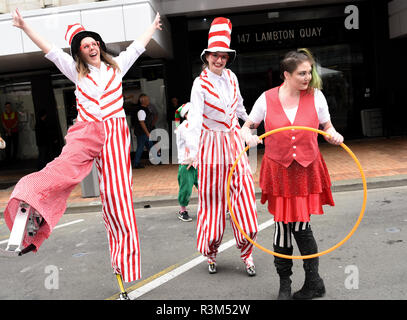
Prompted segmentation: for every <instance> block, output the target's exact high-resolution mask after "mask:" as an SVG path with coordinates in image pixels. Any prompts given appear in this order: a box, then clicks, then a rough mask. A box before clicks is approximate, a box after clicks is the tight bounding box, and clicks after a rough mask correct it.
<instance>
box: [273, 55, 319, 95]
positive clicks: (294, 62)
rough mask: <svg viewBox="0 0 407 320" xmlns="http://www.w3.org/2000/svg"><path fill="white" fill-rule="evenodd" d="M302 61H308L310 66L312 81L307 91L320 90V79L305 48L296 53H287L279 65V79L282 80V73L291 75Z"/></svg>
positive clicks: (312, 58)
mask: <svg viewBox="0 0 407 320" xmlns="http://www.w3.org/2000/svg"><path fill="white" fill-rule="evenodd" d="M304 61H308V62H309V63H310V64H311V75H312V79H311V81H310V83H309V85H308V91H311V90H312V89H319V90H321V89H322V79H321V77H320V75H319V74H318V72H317V68H316V64H315V59H314V57H313V56H312V53H311V51H310V50H309V49H307V48H300V49H297V50H296V51H290V52H288V53H287V54H286V55H285V57H284V59H283V60H282V61H281V63H280V77H281V79H282V80H284V72H285V71H287V72H289V73H293V72H294V71H295V70H296V69H297V67H298V65H299V64H300V63H302V62H304Z"/></svg>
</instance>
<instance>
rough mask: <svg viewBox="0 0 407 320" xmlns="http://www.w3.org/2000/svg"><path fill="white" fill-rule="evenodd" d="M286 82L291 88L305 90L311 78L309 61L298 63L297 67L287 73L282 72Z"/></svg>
mask: <svg viewBox="0 0 407 320" xmlns="http://www.w3.org/2000/svg"><path fill="white" fill-rule="evenodd" d="M284 77H285V81H286V83H287V84H288V85H289V86H290V87H291V88H293V89H297V90H306V89H308V85H309V83H310V81H311V79H312V66H311V63H310V62H309V61H304V62H302V63H300V64H299V65H298V66H297V68H296V69H295V70H294V71H293V72H291V73H289V72H288V71H285V72H284Z"/></svg>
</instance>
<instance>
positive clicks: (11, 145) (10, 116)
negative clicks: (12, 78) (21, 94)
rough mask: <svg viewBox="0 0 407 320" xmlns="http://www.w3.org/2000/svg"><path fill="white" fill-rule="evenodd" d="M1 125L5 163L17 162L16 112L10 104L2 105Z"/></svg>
mask: <svg viewBox="0 0 407 320" xmlns="http://www.w3.org/2000/svg"><path fill="white" fill-rule="evenodd" d="M1 123H2V125H3V128H4V131H5V138H4V139H5V142H6V144H7V149H6V161H7V162H10V161H15V160H17V152H18V112H17V111H14V110H13V109H12V108H11V103H10V102H6V103H5V104H4V111H3V113H2V114H1Z"/></svg>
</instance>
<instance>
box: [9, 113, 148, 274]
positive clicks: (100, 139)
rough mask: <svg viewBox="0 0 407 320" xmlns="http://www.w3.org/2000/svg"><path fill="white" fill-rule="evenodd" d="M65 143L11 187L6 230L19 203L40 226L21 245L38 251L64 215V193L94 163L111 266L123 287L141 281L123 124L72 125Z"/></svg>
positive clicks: (113, 121)
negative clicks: (41, 166)
mask: <svg viewBox="0 0 407 320" xmlns="http://www.w3.org/2000/svg"><path fill="white" fill-rule="evenodd" d="M65 139H66V145H65V146H64V148H63V149H62V152H61V154H60V155H59V156H58V157H57V158H55V159H54V160H53V161H52V162H50V163H48V165H47V166H46V167H45V168H44V169H42V170H41V171H38V172H34V173H32V174H29V175H27V176H25V177H23V178H22V179H21V180H20V181H19V182H18V183H17V185H16V186H15V188H14V190H13V193H12V194H11V197H10V200H9V202H8V204H7V207H6V210H5V212H4V217H5V220H6V223H7V225H8V227H9V228H10V229H11V228H12V226H13V221H14V218H15V215H16V213H17V210H18V206H19V203H20V201H24V202H26V203H28V204H29V205H31V206H32V207H34V208H35V210H36V211H37V212H39V213H40V214H41V216H42V217H43V218H44V219H45V221H46V224H45V225H43V226H42V227H41V228H40V230H39V231H38V233H37V234H36V236H35V237H34V238H33V239H28V238H26V239H25V240H24V243H23V244H24V246H28V245H29V244H30V243H32V244H34V245H35V246H36V249H38V248H39V247H40V246H41V244H42V243H43V241H44V240H45V239H47V238H48V237H49V236H50V234H51V232H52V230H53V228H54V227H55V226H56V224H57V223H58V221H59V219H60V218H61V217H62V215H63V214H64V212H65V210H66V203H67V199H68V197H69V195H70V193H71V192H72V190H73V189H74V188H75V186H76V185H77V184H78V183H79V182H81V181H82V180H83V178H85V177H86V176H87V175H88V174H89V172H90V170H91V169H92V165H93V163H94V160H95V163H96V167H97V169H98V175H99V185H100V194H101V200H102V204H103V219H104V224H105V227H106V230H107V236H108V241H109V248H110V254H111V263H112V267H113V269H114V270H115V272H117V273H120V274H121V275H122V276H123V279H124V281H126V282H130V281H134V280H137V279H139V278H141V271H140V266H141V262H140V247H139V239H138V232H137V226H136V218H135V214H134V208H133V199H132V170H131V160H130V132H129V129H128V127H127V122H126V119H125V118H110V119H108V120H105V121H103V122H77V123H76V124H75V125H74V126H72V127H71V128H70V129H69V131H68V134H67V135H66V137H65Z"/></svg>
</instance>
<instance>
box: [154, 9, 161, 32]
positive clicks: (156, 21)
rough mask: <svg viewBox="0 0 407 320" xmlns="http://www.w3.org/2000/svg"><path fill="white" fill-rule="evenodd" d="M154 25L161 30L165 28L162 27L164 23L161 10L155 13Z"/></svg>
mask: <svg viewBox="0 0 407 320" xmlns="http://www.w3.org/2000/svg"><path fill="white" fill-rule="evenodd" d="M153 25H154V27H155V28H156V29H159V30H162V29H163V28H162V23H161V16H160V13H159V12H157V14H156V15H155V19H154V22H153Z"/></svg>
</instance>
